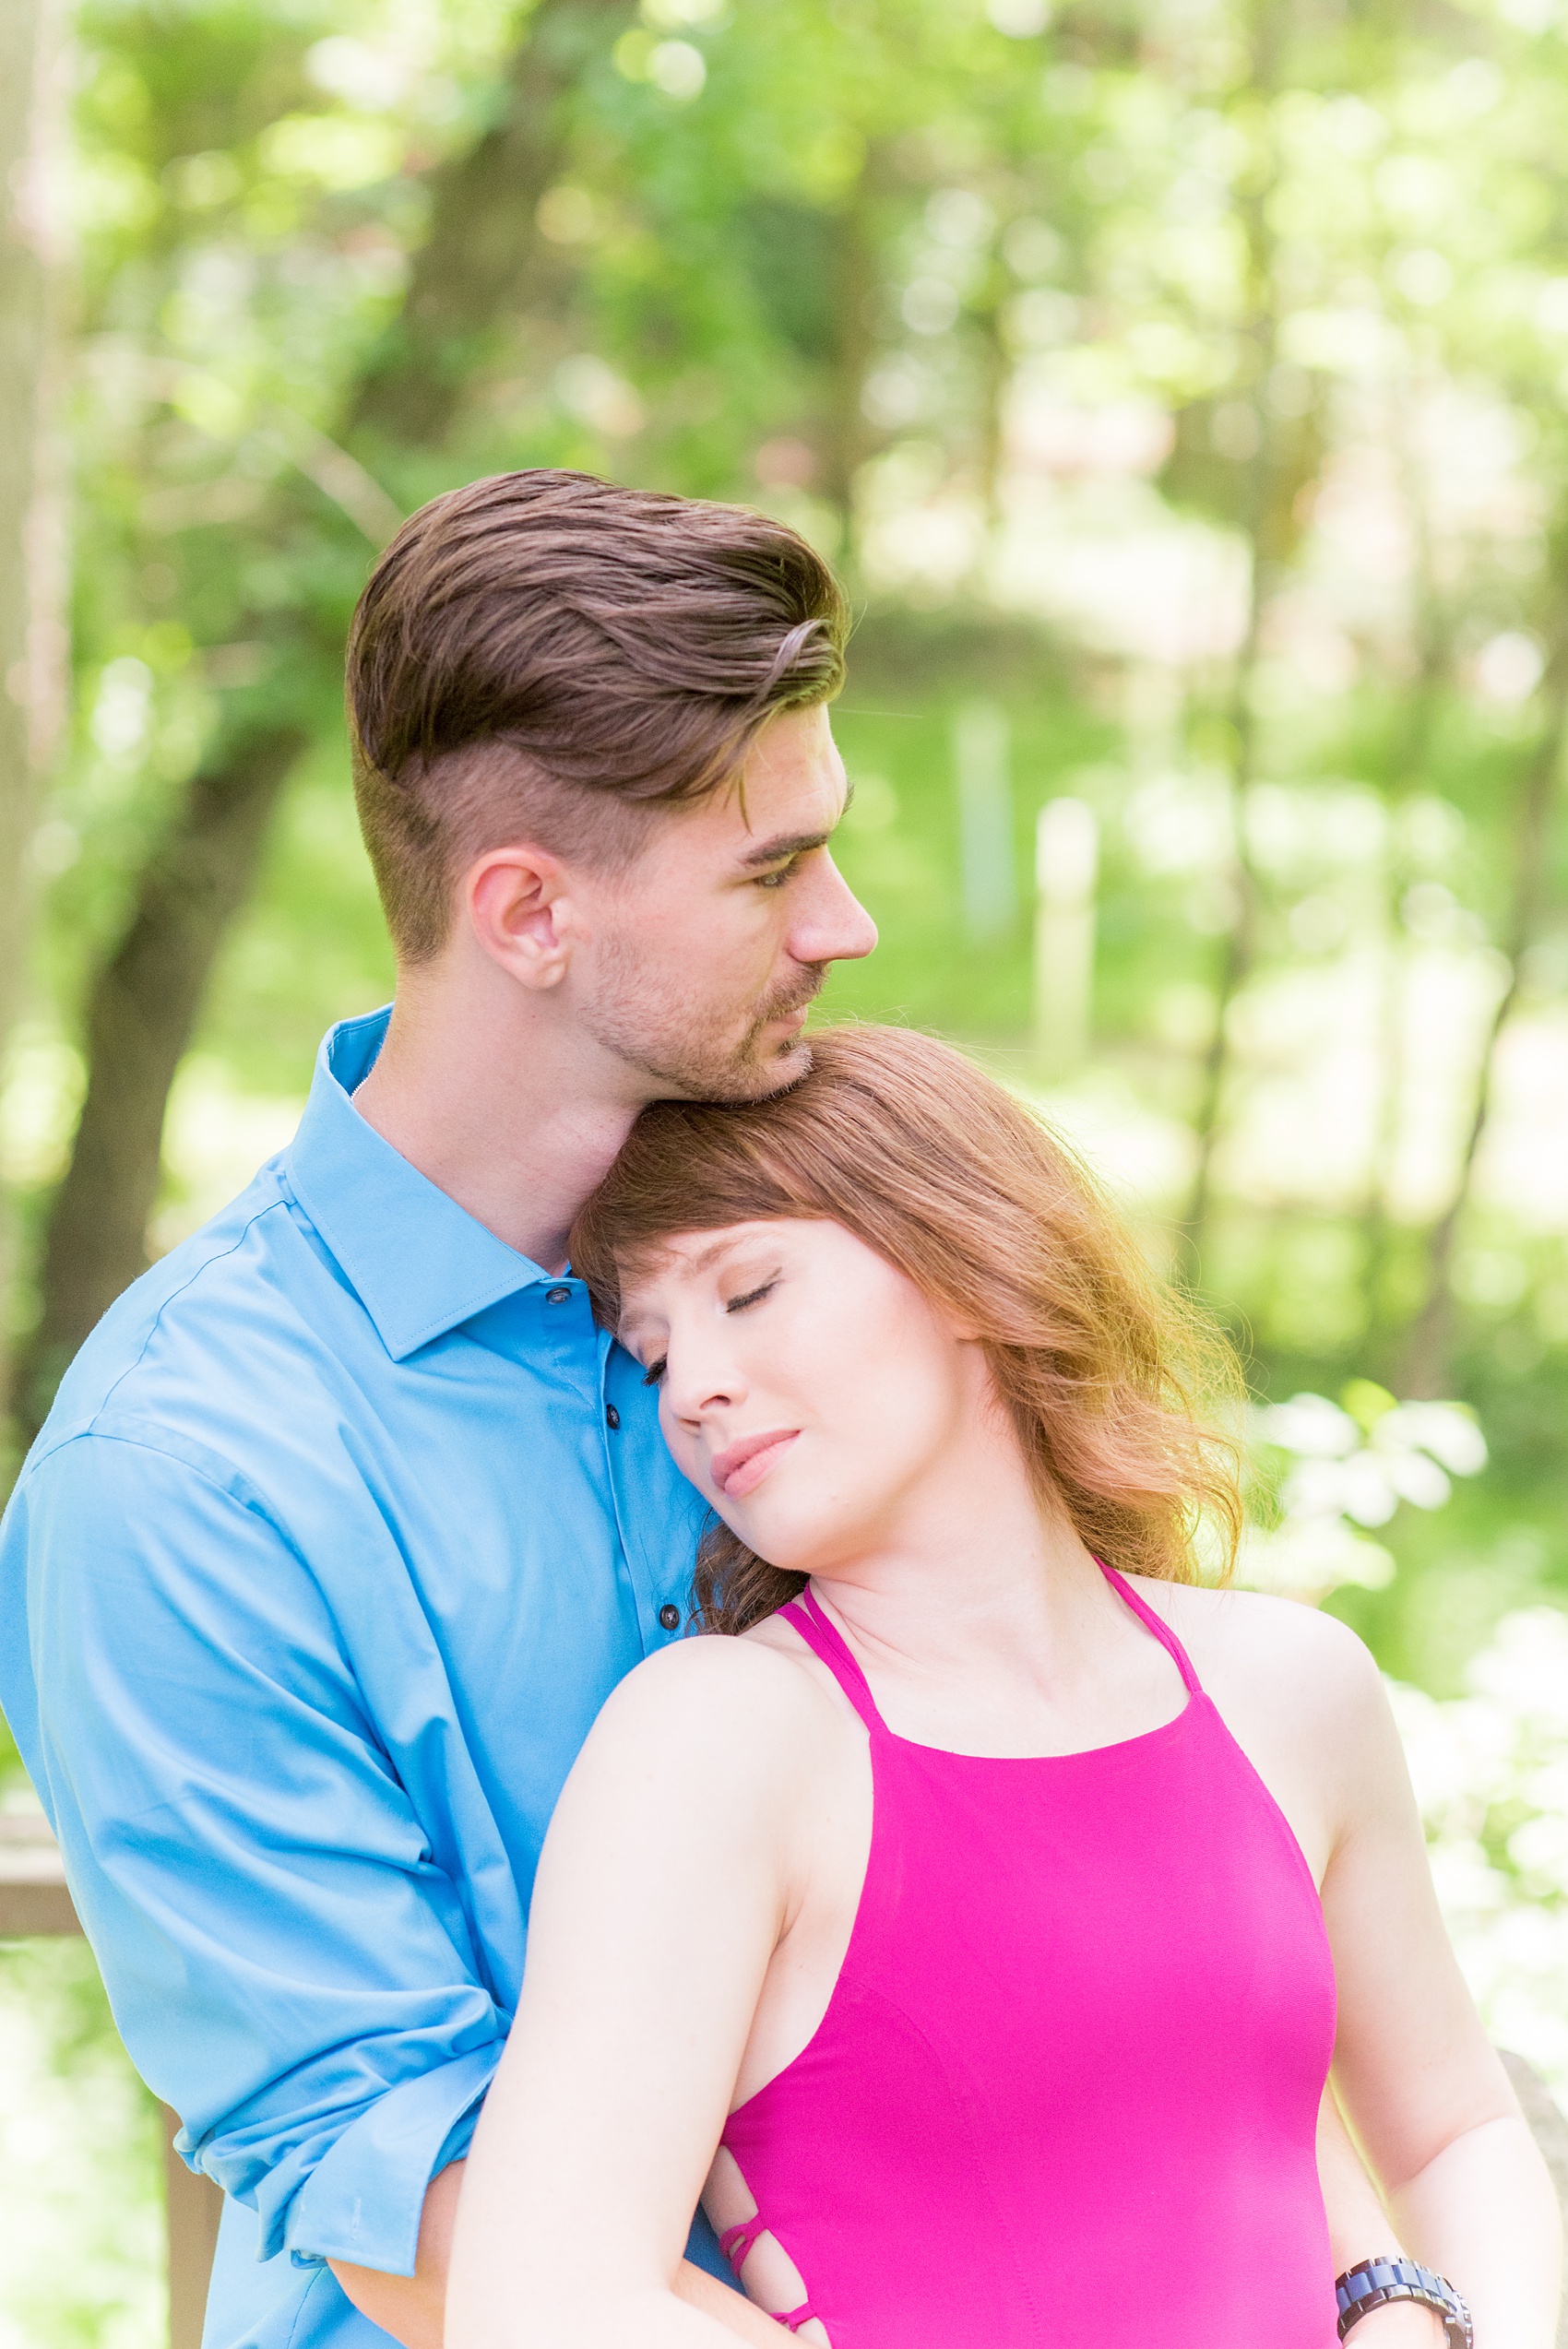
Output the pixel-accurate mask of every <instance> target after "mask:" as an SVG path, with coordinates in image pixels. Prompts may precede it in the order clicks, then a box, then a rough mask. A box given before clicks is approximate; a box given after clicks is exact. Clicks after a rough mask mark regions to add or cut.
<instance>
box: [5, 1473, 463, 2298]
mask: <svg viewBox="0 0 1568 2349" xmlns="http://www.w3.org/2000/svg"><path fill="white" fill-rule="evenodd" d="M4 1538H5V1548H6V1558H5V1559H4V1560H3V1561H0V1588H4V1590H5V1591H6V1594H7V1598H6V1619H5V1621H4V1623H3V1625H0V1649H3V1648H4V1646H5V1643H8V1642H12V1641H14V1640H16V1639H18V1638H25V1640H26V1643H27V1649H28V1653H27V1655H26V1656H25V1658H24V1657H21V1656H18V1655H16V1654H6V1655H5V1670H6V1690H7V1691H9V1690H10V1689H11V1688H12V1686H13V1685H14V1684H16V1683H17V1681H18V1675H23V1674H25V1679H26V1681H27V1683H28V1684H29V1686H30V1690H31V1691H32V1692H34V1699H35V1704H36V1732H35V1733H33V1734H30V1733H29V1732H30V1729H31V1724H30V1722H29V1723H26V1724H24V1722H23V1721H22V1719H20V1718H19V1717H18V1719H17V1720H16V1722H15V1724H14V1726H16V1727H17V1729H18V1738H19V1739H20V1741H21V1742H22V1744H23V1750H24V1758H25V1759H26V1760H27V1762H28V1763H29V1766H30V1769H31V1770H32V1772H33V1775H34V1778H35V1780H36V1782H37V1784H38V1786H39V1791H40V1794H41V1795H42V1798H43V1800H44V1802H45V1805H46V1807H47V1808H48V1809H49V1811H50V1813H51V1816H52V1818H53V1823H54V1826H55V1830H56V1833H58V1835H59V1838H60V1842H61V1845H62V1848H63V1850H64V1853H65V1864H66V1871H67V1874H68V1877H69V1880H70V1883H71V1889H72V1892H73V1894H74V1896H75V1898H76V1901H77V1908H78V1910H79V1912H80V1915H81V1917H82V1921H83V1924H84V1926H85V1927H86V1929H87V1932H88V1934H89V1939H90V1940H91V1941H92V1943H93V1946H94V1949H95V1951H96V1952H97V1954H98V1957H99V1961H100V1963H101V1967H102V1970H103V1975H104V1980H105V1983H106V1985H107V1987H108V1991H109V1997H110V2002H111V2004H112V2006H113V2011H114V2016H115V2020H116V2023H118V2025H119V2028H120V2030H121V2033H122V2035H123V2036H124V2038H125V2044H126V2046H127V2047H128V2048H129V2050H130V2052H131V2055H132V2058H133V2059H134V2060H135V2062H136V2064H137V2069H138V2070H140V2071H141V2073H142V2076H143V2077H144V2079H145V2080H146V2081H147V2082H148V2085H149V2087H151V2088H152V2089H153V2091H154V2092H155V2094H158V2095H159V2096H160V2097H162V2098H163V2100H164V2101H165V2102H166V2103H168V2104H169V2105H171V2106H173V2108H174V2110H175V2111H176V2112H177V2113H179V2115H180V2116H181V2118H182V2120H183V2122H184V2130H183V2133H182V2137H181V2139H180V2150H181V2151H182V2153H184V2157H185V2159H186V2160H187V2161H188V2162H189V2163H190V2164H191V2165H192V2166H193V2167H194V2168H197V2169H200V2170H203V2171H205V2172H206V2173H207V2175H208V2176H209V2177H213V2178H215V2179H216V2180H217V2181H218V2183H219V2184H220V2186H222V2187H223V2189H225V2191H226V2192H227V2193H229V2194H231V2195H232V2196H234V2197H235V2198H236V2200H238V2201H242V2202H244V2203H247V2204H248V2205H250V2206H251V2207H252V2208H253V2209H254V2210H255V2212H256V2213H257V2215H258V2217H259V2220H260V2222H261V2224H260V2244H259V2249H260V2254H261V2256H262V2257H263V2258H271V2257H272V2256H274V2255H275V2254H276V2253H277V2252H279V2250H285V2249H286V2250H288V2251H290V2252H291V2254H292V2255H293V2257H294V2258H295V2259H296V2260H301V2261H316V2260H327V2259H343V2260H352V2261H354V2262H356V2263H357V2264H359V2265H362V2266H365V2267H372V2268H378V2269H382V2270H384V2271H386V2272H389V2273H392V2274H398V2275H410V2274H411V2273H412V2272H413V2267H414V2257H415V2249H416V2245H417V2240H418V2233H419V2221H420V2213H421V2209H422V2203H423V2200H424V2195H425V2190H426V2189H427V2187H428V2184H429V2181H430V2179H431V2177H433V2176H434V2173H435V2172H436V2170H437V2169H439V2168H441V2167H443V2166H445V2163H446V2162H447V2161H450V2160H452V2159H454V2158H456V2157H457V2154H459V2153H461V2152H462V2151H463V2150H464V2148H465V2146H466V2144H467V2141H468V2135H469V2131H470V2130H471V2129H472V2126H473V2122H474V2119H475V2117H476V2116H477V2113H478V2109H479V2106H480V2103H481V2099H482V2097H483V2094H484V2091H485V2088H486V2086H487V2084H488V2082H489V2080H490V2077H491V2074H492V2072H493V2070H494V2067H495V2064H496V2062H497V2060H498V2059H499V2056H500V2051H501V2045H502V2041H503V2039H504V2037H505V2030H506V2025H507V2022H508V2020H509V2018H508V2017H507V2016H506V2015H505V2014H504V2013H503V2012H502V2011H501V2010H500V2009H499V2008H498V2006H497V2004H496V2001H495V1999H494V1998H493V1996H492V1995H491V1993H490V1991H489V1990H488V1989H487V1988H486V1987H485V1986H484V1982H483V1978H482V1975H483V1968H482V1966H481V1963H480V1959H479V1956H478V1953H477V1947H476V1941H475V1937H474V1935H473V1933H472V1931H471V1929H470V1925H469V1918H468V1916H467V1913H466V1911H465V1907H464V1904H463V1901H462V1898H461V1894H460V1888H459V1886H458V1885H457V1883H455V1882H454V1881H453V1880H452V1878H451V1876H450V1875H448V1874H447V1873H446V1872H445V1871H444V1870H443V1869H440V1868H438V1867H437V1866H435V1865H434V1862H433V1860H432V1857H431V1848H430V1844H429V1841H428V1839H427V1836H426V1834H425V1833H424V1831H423V1829H422V1825H421V1822H420V1821H419V1819H418V1818H417V1817H416V1815H415V1813H414V1810H413V1809H412V1806H411V1804H410V1800H409V1797H408V1795H407V1793H406V1792H405V1790H404V1788H403V1786H402V1785H401V1784H400V1783H399V1781H398V1776H397V1774H396V1772H395V1771H394V1769H393V1768H392V1765H391V1763H390V1762H389V1760H388V1757H387V1755H386V1750H385V1749H384V1747H383V1746H382V1744H381V1743H380V1741H379V1740H378V1738H377V1737H376V1735H375V1733H374V1727H373V1726H372V1724H371V1722H370V1721H369V1719H368V1718H367V1717H366V1714H365V1711H364V1708H363V1704H362V1698H361V1695H360V1691H359V1689H358V1687H357V1684H356V1681H355V1678H354V1674H353V1672H352V1670H351V1668H350V1664H349V1662H348V1658H347V1653H346V1644H345V1642H344V1640H343V1638H342V1635H341V1628H340V1627H339V1625H337V1624H335V1622H334V1621H333V1619H332V1617H331V1613H330V1610H329V1608H327V1603H326V1601H325V1599H324V1597H323V1595H322V1592H321V1589H320V1587H319V1585H318V1584H317V1581H316V1579H315V1576H314V1575H313V1574H312V1572H311V1571H310V1567H309V1564H308V1562H307V1560H305V1559H303V1557H302V1556H301V1555H300V1554H299V1552H298V1549H297V1548H296V1547H295V1545H294V1543H293V1540H292V1539H291V1535H290V1531H289V1529H288V1526H287V1525H286V1524H284V1523H283V1522H282V1520H281V1519H280V1517H279V1514H278V1513H276V1512H275V1511H274V1509H273V1508H272V1507H271V1505H270V1504H269V1502H268V1501H267V1499H266V1497H265V1496H263V1495H261V1494H259V1493H257V1492H255V1490H254V1489H250V1488H248V1487H247V1486H246V1484H245V1483H244V1480H243V1479H242V1478H240V1477H237V1476H236V1475H234V1474H232V1472H230V1471H229V1470H228V1469H227V1468H226V1466H225V1465H224V1464H223V1463H222V1462H220V1461H218V1460H215V1459H212V1458H209V1457H207V1456H205V1455H203V1454H202V1453H200V1452H199V1451H196V1450H193V1449H192V1448H191V1447H188V1446H187V1447H184V1450H183V1451H182V1452H181V1453H179V1454H178V1455H177V1454H176V1453H175V1452H174V1451H172V1450H167V1449H163V1448H160V1446H159V1445H158V1444H156V1443H154V1442H152V1441H139V1440H137V1439H135V1438H134V1437H129V1436H125V1435H120V1436H106V1435H103V1434H101V1433H93V1434H91V1435H88V1436H80V1437H77V1438H76V1439H75V1440H73V1441H70V1442H68V1443H65V1444H64V1445H62V1446H61V1448H60V1449H59V1450H58V1451H56V1452H54V1453H51V1454H49V1455H47V1456H46V1457H45V1458H44V1459H42V1461H40V1462H38V1463H37V1464H35V1465H34V1466H33V1467H32V1468H31V1469H30V1472H29V1474H28V1476H27V1477H26V1479H25V1481H24V1483H23V1485H22V1486H21V1487H19V1488H18V1492H17V1494H16V1495H15V1496H14V1498H13V1501H12V1505H11V1508H10V1510H9V1512H8V1513H7V1517H6V1530H5V1536H4ZM23 1575H25V1577H26V1583H27V1593H26V1606H25V1608H22V1607H20V1606H18V1604H17V1598H18V1582H19V1580H20V1578H21V1577H22V1576H23ZM24 1622H25V1625H26V1631H25V1632H23V1631H21V1630H20V1628H19V1627H20V1626H21V1625H22V1624H23V1623H24ZM25 1710H26V1709H25V1708H22V1707H18V1715H19V1714H21V1713H22V1712H24V1711H25Z"/></svg>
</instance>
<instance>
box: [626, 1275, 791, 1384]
mask: <svg viewBox="0 0 1568 2349" xmlns="http://www.w3.org/2000/svg"><path fill="white" fill-rule="evenodd" d="M777 1287H778V1275H777V1274H775V1275H774V1277H773V1278H772V1280H765V1281H764V1282H763V1284H762V1286H761V1287H760V1288H748V1289H747V1291H746V1293H745V1295H744V1296H743V1297H731V1299H730V1302H729V1303H728V1305H726V1307H725V1308H724V1311H726V1312H727V1313H743V1312H744V1311H745V1310H746V1307H747V1306H748V1305H760V1304H761V1302H762V1300H763V1299H764V1298H765V1297H766V1295H767V1292H768V1290H769V1289H770V1288H777ZM669 1359H670V1358H669V1356H668V1355H667V1354H661V1355H660V1356H659V1359H658V1361H657V1362H650V1363H649V1364H648V1366H647V1370H645V1371H644V1372H643V1384H644V1386H658V1385H659V1383H660V1382H661V1381H662V1379H663V1377H664V1367H665V1364H666V1363H667V1362H668V1361H669Z"/></svg>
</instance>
